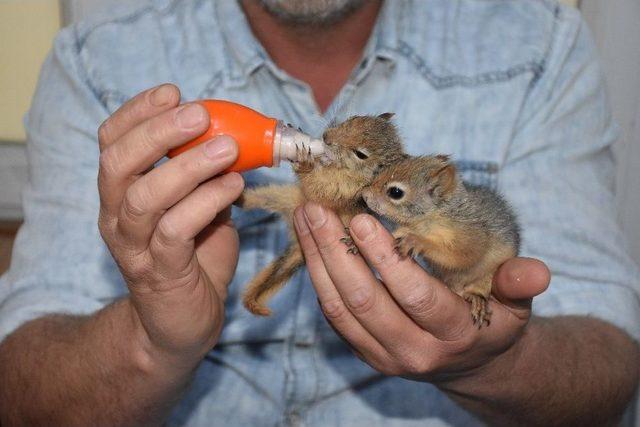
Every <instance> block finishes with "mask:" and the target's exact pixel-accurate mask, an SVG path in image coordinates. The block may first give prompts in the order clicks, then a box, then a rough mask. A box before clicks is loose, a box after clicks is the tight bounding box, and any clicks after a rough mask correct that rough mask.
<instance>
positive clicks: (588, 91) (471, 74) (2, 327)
mask: <svg viewBox="0 0 640 427" xmlns="http://www.w3.org/2000/svg"><path fill="white" fill-rule="evenodd" d="M125 3H129V4H130V5H129V6H126V5H125V6H119V7H116V8H113V9H111V10H109V12H108V14H105V15H104V16H98V17H95V18H93V19H91V20H88V21H84V22H80V23H78V24H76V25H74V26H72V27H69V28H66V29H64V30H62V31H61V32H60V34H59V35H58V37H57V38H56V41H55V44H54V46H53V50H52V52H51V54H50V55H49V57H48V58H47V60H46V62H45V64H44V67H43V70H42V74H41V77H40V82H39V85H38V88H37V91H36V94H35V97H34V100H33V104H32V107H31V109H30V111H29V113H28V115H27V117H26V119H25V125H26V128H27V132H28V146H27V147H28V156H29V162H30V180H29V185H28V187H27V189H26V191H25V193H24V212H25V223H24V226H23V227H22V228H21V230H20V232H19V234H18V237H17V241H16V244H15V250H14V255H13V260H12V265H11V268H10V271H9V272H8V273H6V274H5V275H4V276H3V277H2V278H1V279H0V280H1V281H0V338H2V337H4V336H5V335H6V334H8V333H10V332H11V331H12V330H14V329H15V328H17V327H18V326H19V325H20V324H22V323H24V322H25V321H27V320H28V319H33V318H36V317H39V316H42V315H44V314H46V313H53V312H61V313H75V314H83V313H91V312H94V311H95V310H97V309H99V308H101V307H103V306H104V305H106V304H108V303H110V302H111V301H113V300H114V299H117V298H119V297H122V296H123V295H125V294H126V292H127V289H126V286H125V284H124V282H123V279H122V277H121V275H120V273H119V271H118V269H117V267H116V265H115V264H114V261H113V260H112V258H111V256H110V254H109V252H108V250H107V248H106V247H105V245H104V243H103V242H102V240H101V238H100V236H99V233H98V229H97V223H96V221H97V216H98V209H99V199H98V193H97V186H96V176H97V170H98V155H99V150H98V144H97V137H96V130H97V128H98V126H99V125H100V123H101V122H102V121H103V120H105V119H106V118H107V117H108V116H109V115H110V114H111V113H113V112H114V111H115V110H116V109H117V108H118V107H120V105H122V103H124V102H125V101H126V100H127V99H129V98H131V97H132V96H134V95H135V94H137V93H138V92H140V91H142V90H144V89H146V88H149V87H151V86H154V85H157V84H160V83H163V82H173V83H175V84H177V85H178V86H179V87H180V89H181V90H182V95H183V98H184V101H188V100H194V99H199V98H221V99H228V100H232V101H236V102H239V103H242V104H245V105H248V106H250V107H252V108H254V109H256V110H258V111H261V112H263V113H264V114H267V115H269V116H272V117H277V118H280V119H283V120H285V121H287V122H291V123H295V124H296V125H299V126H301V127H302V128H303V129H304V130H305V131H306V132H308V133H310V134H312V135H315V136H318V135H320V134H321V133H322V131H323V129H324V127H325V126H326V125H327V123H329V122H330V121H331V120H333V119H336V120H343V119H345V118H347V117H348V116H350V115H354V114H377V113H382V112H387V111H391V112H395V113H396V116H395V118H394V120H395V122H396V124H397V125H398V127H399V129H400V132H401V135H402V137H403V140H404V143H405V145H406V147H407V150H408V151H409V152H410V153H412V154H421V153H447V154H451V155H452V156H453V158H454V159H455V160H456V161H457V165H458V167H459V169H460V171H461V173H462V175H463V177H464V179H465V180H467V181H468V182H470V183H474V184H480V185H485V186H488V187H491V188H494V189H498V190H500V191H501V192H502V193H503V194H504V195H505V197H506V198H507V199H508V200H509V202H510V203H511V204H512V205H513V206H514V208H515V210H516V211H517V214H518V217H519V221H520V224H521V226H522V231H523V236H522V237H523V245H522V255H524V256H530V257H535V258H539V259H541V260H543V261H544V262H545V263H546V264H547V265H548V266H549V267H550V269H551V271H552V273H553V279H552V282H551V285H550V288H549V290H548V291H546V292H545V293H544V294H543V295H541V296H540V297H538V298H536V299H535V301H534V305H533V310H534V313H535V314H536V315H539V316H556V315H585V316H593V317H597V318H600V319H603V320H605V321H608V322H611V323H612V324H614V325H617V326H618V327H620V328H622V329H624V330H625V331H627V332H628V333H629V334H630V335H631V336H633V337H634V338H635V339H636V340H637V339H640V304H639V290H638V286H639V282H640V279H639V278H640V274H639V272H638V268H637V266H636V265H635V264H634V263H633V261H632V260H631V259H630V257H629V255H628V253H627V250H626V247H625V242H624V240H625V239H624V236H623V234H622V233H621V231H620V228H619V226H618V224H617V222H616V213H615V208H614V193H613V179H614V163H613V160H612V154H611V150H610V147H611V144H612V142H613V141H614V140H615V138H616V127H615V125H614V123H613V122H612V118H611V114H610V109H609V105H608V103H607V99H606V95H605V92H604V88H603V80H602V77H601V72H600V69H599V67H598V64H597V59H596V57H595V51H594V44H593V41H592V39H591V36H590V34H589V31H588V29H587V28H586V25H585V23H584V22H583V20H582V19H581V17H580V16H579V13H578V12H577V11H575V10H574V9H571V8H567V7H563V6H560V5H559V4H557V3H556V2H553V1H550V0H517V1H504V0H457V1H453V0H420V1H418V0H415V1H410V0H406V1H405V0H394V1H387V2H385V4H384V6H383V8H382V10H381V13H380V16H379V18H378V21H377V23H376V26H375V28H374V31H373V33H372V36H371V38H370V40H369V42H368V44H367V46H366V48H365V51H364V55H363V57H362V60H361V61H360V64H359V65H358V66H357V67H356V68H355V69H354V70H353V72H352V74H351V76H350V77H349V80H348V82H347V83H346V84H345V86H344V87H343V88H342V90H341V92H340V93H339V95H338V96H337V98H336V99H335V100H334V102H333V104H332V105H331V106H330V108H329V109H328V112H327V113H325V114H322V113H320V112H319V111H318V107H317V106H316V104H315V102H314V99H313V96H312V92H311V90H310V88H309V86H308V85H306V84H305V83H303V82H301V81H298V80H296V79H294V78H292V77H291V76H289V75H288V74H287V73H285V72H284V71H282V70H281V69H279V68H278V67H277V66H276V65H275V64H274V63H273V62H272V60H271V59H270V58H269V56H268V55H267V54H266V52H265V50H264V49H263V48H262V47H261V46H260V44H259V43H258V42H257V41H256V39H255V38H254V36H253V35H252V33H251V29H250V27H249V26H248V23H247V21H246V19H245V17H244V15H243V14H242V11H241V9H240V8H239V6H238V4H237V3H236V1H234V0H219V1H213V0H173V1H170V0H149V1H145V2H142V1H140V2H138V1H136V2H125ZM244 177H245V179H246V182H247V184H248V185H250V186H254V185H263V184H267V183H288V182H292V181H293V180H294V175H293V173H292V171H291V168H290V167H289V166H287V165H285V166H283V167H280V168H272V169H267V168H262V169H258V170H254V171H251V172H247V173H245V174H244ZM233 216H234V220H235V223H236V225H237V227H238V230H239V233H240V239H241V254H240V262H239V265H238V270H237V274H236V275H235V278H234V280H233V283H232V284H231V286H230V293H229V298H228V300H227V318H226V323H225V327H224V330H223V333H222V336H221V339H220V343H219V344H218V345H217V346H216V348H215V349H213V350H212V351H211V352H210V353H209V354H208V356H207V357H206V359H205V361H204V362H203V363H202V364H201V365H200V367H199V369H198V371H197V375H196V376H195V379H194V381H193V384H192V387H191V388H190V390H189V391H188V393H187V394H186V395H185V397H184V398H183V399H182V401H181V402H180V403H179V404H178V405H177V407H176V409H175V411H174V412H173V414H172V416H171V419H170V420H169V422H168V424H169V425H212V424H214V425H225V426H249V425H256V426H261V425H278V424H285V425H305V426H327V425H336V426H337V425H344V426H365V425H366V426H441V425H465V426H467V425H479V424H481V423H480V422H479V421H478V420H477V419H475V418H474V417H473V416H472V415H471V414H469V413H467V412H465V411H464V410H463V409H462V408H460V407H458V406H457V405H456V404H455V403H453V402H452V401H451V400H449V399H448V397H446V396H445V395H444V394H443V393H441V392H440V391H438V390H437V389H436V388H435V387H434V386H432V385H430V384H426V383H419V382H412V381H407V380H404V379H401V378H393V377H384V376H382V375H380V374H378V373H377V372H375V371H374V370H372V369H371V368H369V367H368V366H367V365H365V364H364V363H363V362H361V361H360V360H358V359H357V358H356V357H354V356H353V355H352V354H351V353H350V351H349V349H348V348H347V347H346V345H345V344H343V343H342V341H340V339H338V338H337V337H336V336H335V334H334V333H333V331H332V330H331V329H330V327H329V326H328V325H327V323H326V321H325V319H324V318H323V316H322V315H321V313H320V311H319V309H318V304H317V300H316V295H315V293H314V291H313V288H312V286H311V283H310V281H309V276H308V274H307V272H306V271H305V270H304V269H303V271H300V272H299V273H298V274H296V275H295V276H294V277H293V279H292V280H291V282H290V283H289V284H288V285H287V286H286V288H285V289H284V290H283V291H282V292H281V293H280V294H278V295H277V296H276V297H275V298H274V299H273V301H272V303H271V307H272V308H273V311H274V313H275V314H274V316H272V317H270V318H267V319H264V318H255V317H253V316H251V315H249V314H248V313H247V312H246V311H245V310H244V309H243V308H242V306H241V304H240V302H239V300H240V298H239V293H240V292H241V290H242V288H243V286H244V285H245V284H246V283H247V282H248V281H249V280H250V278H251V277H253V275H255V274H256V272H258V271H259V270H260V269H261V268H262V267H264V266H265V265H266V264H267V263H269V262H270V261H271V260H272V259H273V258H274V257H275V256H277V254H279V253H280V252H281V251H282V250H283V248H284V247H285V244H286V241H287V233H286V227H285V225H284V223H283V222H282V221H280V220H279V219H278V218H276V217H274V216H273V215H270V214H268V213H266V212H263V211H255V212H243V211H240V210H238V211H234V213H233ZM43 357H46V355H43Z"/></svg>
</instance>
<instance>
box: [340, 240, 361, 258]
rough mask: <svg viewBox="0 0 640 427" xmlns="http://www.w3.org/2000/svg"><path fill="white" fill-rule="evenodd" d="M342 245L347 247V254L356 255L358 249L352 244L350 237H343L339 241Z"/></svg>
mask: <svg viewBox="0 0 640 427" xmlns="http://www.w3.org/2000/svg"><path fill="white" fill-rule="evenodd" d="M340 241H341V242H342V243H344V244H345V245H347V253H348V254H351V255H358V247H357V246H356V245H355V243H353V239H352V238H351V236H345V237H343V238H341V239H340Z"/></svg>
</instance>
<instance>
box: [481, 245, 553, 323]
mask: <svg viewBox="0 0 640 427" xmlns="http://www.w3.org/2000/svg"><path fill="white" fill-rule="evenodd" d="M550 280H551V273H550V272H549V269H548V268H547V266H546V264H545V263H544V262H542V261H540V260H537V259H534V258H512V259H510V260H508V261H507V262H505V263H504V264H502V265H501V266H500V268H499V269H498V271H497V272H496V274H495V275H494V277H493V290H492V292H493V295H494V296H495V297H496V299H497V300H498V301H500V302H501V303H502V304H503V305H505V306H506V307H507V308H508V309H510V310H511V311H515V312H516V314H525V315H526V316H528V314H529V313H528V312H529V311H530V310H531V300H532V299H533V297H535V296H538V295H540V294H541V293H542V292H544V291H545V290H546V289H547V287H549V281H550ZM517 312H520V313H517ZM522 312H525V313H522Z"/></svg>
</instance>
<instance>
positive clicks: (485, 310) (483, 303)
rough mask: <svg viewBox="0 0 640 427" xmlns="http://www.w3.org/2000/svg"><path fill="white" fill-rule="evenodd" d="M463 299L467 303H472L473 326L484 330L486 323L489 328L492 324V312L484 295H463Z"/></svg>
mask: <svg viewBox="0 0 640 427" xmlns="http://www.w3.org/2000/svg"><path fill="white" fill-rule="evenodd" d="M462 297H463V298H464V300H465V301H467V302H469V303H471V318H472V319H473V324H474V325H477V326H478V329H480V328H482V326H483V325H484V323H485V322H486V323H487V326H489V325H490V324H491V311H490V310H489V301H488V300H487V299H486V298H485V297H483V296H482V295H477V294H472V293H466V292H465V293H463V294H462Z"/></svg>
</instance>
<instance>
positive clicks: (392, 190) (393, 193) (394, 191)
mask: <svg viewBox="0 0 640 427" xmlns="http://www.w3.org/2000/svg"><path fill="white" fill-rule="evenodd" d="M387 195H388V196H389V197H391V198H392V199H393V200H400V199H402V198H403V197H404V190H402V189H401V188H398V187H389V188H388V189H387Z"/></svg>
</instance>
